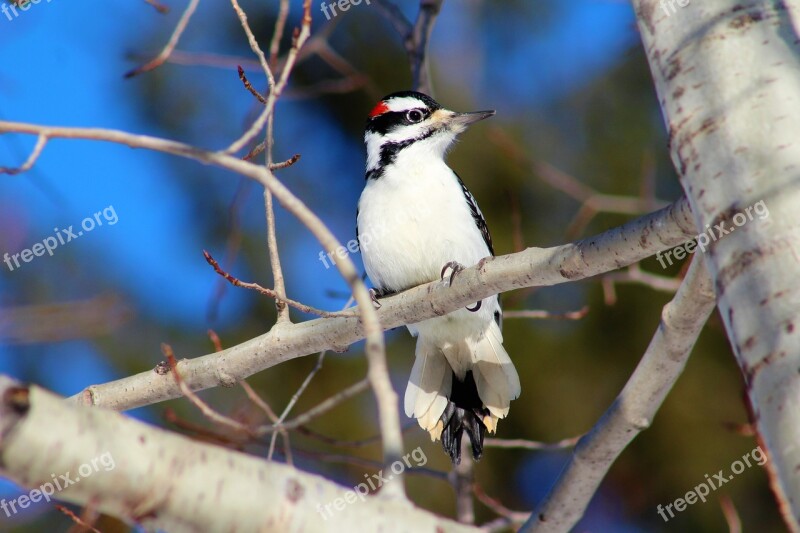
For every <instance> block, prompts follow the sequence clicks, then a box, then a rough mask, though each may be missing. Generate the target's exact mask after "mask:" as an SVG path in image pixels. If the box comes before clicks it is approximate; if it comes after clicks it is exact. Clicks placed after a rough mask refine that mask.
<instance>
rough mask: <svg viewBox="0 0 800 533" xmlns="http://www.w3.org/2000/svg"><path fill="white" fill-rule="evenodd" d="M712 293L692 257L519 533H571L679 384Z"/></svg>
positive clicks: (711, 302) (708, 311) (705, 275)
mask: <svg viewBox="0 0 800 533" xmlns="http://www.w3.org/2000/svg"><path fill="white" fill-rule="evenodd" d="M714 303H715V298H714V290H713V288H712V286H711V278H710V277H709V275H708V271H707V270H706V267H705V265H704V264H703V258H702V257H694V258H693V260H692V265H691V267H690V268H689V272H688V273H687V274H686V278H685V279H684V280H683V283H682V284H681V287H680V289H679V290H678V292H677V293H676V294H675V297H674V298H673V299H672V301H671V302H669V303H668V304H667V305H665V306H664V309H663V311H662V312H661V322H660V323H659V325H658V329H657V330H656V333H655V335H653V339H652V340H651V341H650V345H649V346H648V347H647V351H646V352H645V354H644V356H643V357H642V360H641V361H639V364H638V365H637V366H636V370H635V371H634V372H633V375H632V376H631V378H630V379H629V380H628V383H627V384H626V385H625V388H624V389H622V392H620V394H619V396H617V399H616V400H615V401H614V403H613V404H612V405H611V407H609V409H608V411H606V412H605V414H604V415H603V416H602V418H600V420H598V422H597V423H596V424H595V426H594V427H593V428H592V430H591V431H590V432H589V433H587V434H586V435H584V436H583V437H581V439H580V441H578V444H577V446H576V447H575V450H574V451H573V453H572V457H571V458H570V461H569V462H568V463H567V465H566V466H565V467H564V470H563V471H562V473H561V475H560V476H559V479H558V481H557V482H556V484H555V486H554V487H553V488H552V489H551V490H550V492H549V493H548V494H547V496H546V497H545V498H544V500H543V501H542V502H540V503H539V505H538V506H537V508H536V510H534V512H533V514H532V515H531V518H530V519H529V520H528V522H527V523H526V524H525V525H524V526H523V527H522V529H520V531H521V532H537V533H545V532H559V531H569V530H570V529H572V527H574V526H575V524H577V523H578V521H579V520H580V519H581V517H582V516H583V513H584V512H585V511H586V507H588V505H589V502H590V501H591V499H592V497H593V496H594V494H595V492H596V491H597V488H598V487H599V486H600V482H601V481H602V480H603V478H604V477H605V475H606V473H607V472H608V470H609V469H610V468H611V465H612V464H613V463H614V461H615V460H616V459H617V457H619V455H620V454H621V453H622V451H623V450H624V449H625V447H626V446H628V444H630V442H631V441H632V440H633V439H634V438H636V436H637V435H639V433H640V432H641V431H643V430H645V429H647V428H648V427H650V424H651V422H652V420H653V417H654V416H655V414H656V412H657V411H658V409H659V408H660V407H661V404H662V403H663V402H664V398H666V396H667V394H668V393H669V391H670V390H671V389H672V386H673V385H674V384H675V382H676V381H677V380H678V377H680V375H681V373H683V369H684V367H685V366H686V361H688V360H689V355H690V354H691V352H692V348H693V347H694V344H695V342H696V341H697V337H698V335H700V331H701V330H702V329H703V326H704V325H705V323H706V321H707V320H708V316H709V315H710V314H711V311H713V310H714Z"/></svg>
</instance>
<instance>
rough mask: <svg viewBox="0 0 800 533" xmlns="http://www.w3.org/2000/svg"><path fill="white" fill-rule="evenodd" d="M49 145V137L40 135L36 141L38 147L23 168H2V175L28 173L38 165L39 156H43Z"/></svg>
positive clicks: (0, 169) (0, 172) (35, 147)
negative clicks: (45, 148)
mask: <svg viewBox="0 0 800 533" xmlns="http://www.w3.org/2000/svg"><path fill="white" fill-rule="evenodd" d="M46 145H47V135H45V134H43V133H42V134H39V136H38V137H37V139H36V145H35V146H34V147H33V151H31V155H29V156H28V159H26V160H25V162H24V163H23V164H22V166H21V167H17V168H10V167H0V174H10V175H12V176H13V175H14V174H20V173H22V172H27V171H29V170H30V169H31V168H33V165H35V164H36V161H37V160H38V159H39V156H40V155H42V150H44V147H45V146H46Z"/></svg>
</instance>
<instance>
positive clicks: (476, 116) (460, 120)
mask: <svg viewBox="0 0 800 533" xmlns="http://www.w3.org/2000/svg"><path fill="white" fill-rule="evenodd" d="M494 114H495V111H494V109H492V110H490V111H473V112H472V113H453V116H452V117H451V118H450V124H452V125H454V126H461V127H462V128H466V127H467V126H469V125H470V124H474V123H475V122H478V121H479V120H483V119H485V118H489V117H491V116H493V115H494Z"/></svg>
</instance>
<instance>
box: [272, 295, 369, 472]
mask: <svg viewBox="0 0 800 533" xmlns="http://www.w3.org/2000/svg"><path fill="white" fill-rule="evenodd" d="M351 305H353V298H352V297H350V298H349V299H348V300H347V303H345V304H344V309H347V308H348V307H350V306H351ZM325 354H327V350H323V351H322V352H320V354H319V356H318V357H317V364H316V365H314V368H313V369H312V370H311V372H309V374H308V376H306V379H305V380H303V383H302V384H301V385H300V387H299V388H298V389H297V391H296V392H295V393H294V394H293V395H292V398H291V399H290V400H289V403H288V404H286V407H285V408H284V410H283V412H282V413H281V416H279V417H278V419H277V420H275V421H274V423H273V425H274V427H280V426H281V424H282V423H283V421H284V420H286V417H287V416H289V413H290V412H291V411H292V409H293V408H294V406H295V404H296V403H297V400H299V399H300V396H301V395H302V394H303V393H304V392H305V390H306V388H308V385H309V384H310V383H311V380H312V379H314V376H316V375H317V373H318V372H319V371H320V370H321V369H322V363H323V361H325ZM334 405H335V404H334ZM274 449H275V434H273V435H272V439H271V440H270V443H269V454H268V455H267V458H268V459H271V458H272V452H273V450H274Z"/></svg>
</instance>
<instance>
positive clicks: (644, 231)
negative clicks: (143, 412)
mask: <svg viewBox="0 0 800 533" xmlns="http://www.w3.org/2000/svg"><path fill="white" fill-rule="evenodd" d="M695 233H696V230H695V228H694V224H693V223H692V221H691V213H690V212H689V209H688V204H686V202H685V200H683V199H681V200H679V201H678V202H676V203H675V204H672V205H671V206H668V207H666V208H664V209H662V210H660V211H657V212H655V213H652V214H649V215H646V216H644V217H641V218H638V219H636V220H633V221H631V222H629V223H628V224H625V225H624V226H620V227H618V228H614V229H612V230H609V231H607V232H605V233H602V234H600V235H597V236H595V237H590V238H587V239H583V240H581V241H578V242H576V243H571V244H565V245H562V246H556V247H553V248H528V249H527V250H524V251H522V252H518V253H515V254H509V255H504V256H499V257H495V258H489V259H486V260H484V261H482V262H481V263H480V264H478V265H477V266H475V267H472V268H468V269H466V270H464V271H462V272H460V273H459V275H458V277H456V279H455V281H454V283H453V286H452V287H450V286H449V285H448V284H447V283H445V282H433V283H429V284H426V285H421V286H419V287H415V288H413V289H410V290H408V291H405V292H403V293H401V294H399V295H397V296H394V297H391V298H387V299H385V300H381V301H382V307H381V308H380V310H379V311H378V318H379V321H380V323H381V326H382V327H383V328H385V329H391V328H395V327H398V326H402V325H405V324H412V323H415V322H419V321H421V320H425V319H427V318H432V317H434V316H437V315H443V314H446V313H449V312H451V311H454V310H456V309H459V308H461V307H464V306H467V305H470V304H472V303H474V302H476V301H479V300H482V299H483V298H486V297H488V296H491V295H493V294H497V293H500V292H505V291H508V290H511V289H516V288H521V287H532V286H540V287H541V286H547V285H555V284H558V283H564V282H568V281H576V280H579V279H583V278H587V277H590V276H595V275H598V274H602V273H605V272H608V271H610V270H614V269H617V268H620V267H623V266H627V265H630V264H632V263H635V262H638V261H641V260H642V259H644V258H646V257H649V256H651V255H653V254H654V253H656V252H658V251H663V250H665V249H667V248H670V247H672V246H675V245H677V244H680V243H682V242H685V241H686V240H687V239H688V238H689V237H690V236H692V235H694V234H695ZM362 338H364V332H363V328H362V326H361V322H360V319H359V317H358V310H357V309H356V310H354V311H353V316H352V317H334V318H322V319H317V320H310V321H307V322H302V323H299V324H280V323H279V324H276V325H275V326H274V327H273V328H272V330H270V331H269V332H268V333H265V334H264V335H261V336H260V337H256V338H255V339H251V340H249V341H247V342H244V343H242V344H240V345H238V346H234V347H232V348H229V349H227V350H225V351H223V352H219V353H212V354H209V355H204V356H202V357H197V358H194V359H189V360H183V361H180V362H179V364H178V371H179V372H180V374H181V376H182V377H183V379H184V381H185V382H186V383H187V384H188V385H189V386H190V387H191V388H192V389H193V390H201V389H206V388H210V387H217V386H233V385H234V384H236V382H237V381H239V380H241V379H244V378H246V377H248V376H250V375H252V374H255V373H256V372H260V371H262V370H265V369H267V368H270V367H272V366H274V365H277V364H279V363H282V362H284V361H287V360H289V359H293V358H296V357H302V356H304V355H308V354H312V353H316V352H319V351H321V350H325V349H333V350H338V351H342V350H344V349H346V348H347V346H349V345H350V344H352V343H354V342H356V341H358V340H359V339H362ZM180 395H181V394H180V390H179V389H178V387H177V385H176V384H175V380H174V379H173V377H172V376H171V375H169V374H165V375H160V374H158V373H156V372H153V371H148V372H142V373H141V374H136V375H134V376H130V377H127V378H123V379H119V380H116V381H113V382H110V383H106V384H103V385H93V386H90V387H87V388H86V389H85V390H84V391H82V392H81V393H78V394H76V395H75V396H73V397H72V398H71V399H72V400H74V401H76V402H78V403H81V404H85V405H95V406H102V407H109V408H111V409H116V410H126V409H132V408H134V407H139V406H142V405H147V404H151V403H156V402H160V401H164V400H168V399H171V398H176V397H178V396H180Z"/></svg>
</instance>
